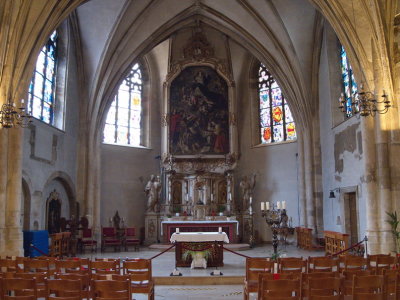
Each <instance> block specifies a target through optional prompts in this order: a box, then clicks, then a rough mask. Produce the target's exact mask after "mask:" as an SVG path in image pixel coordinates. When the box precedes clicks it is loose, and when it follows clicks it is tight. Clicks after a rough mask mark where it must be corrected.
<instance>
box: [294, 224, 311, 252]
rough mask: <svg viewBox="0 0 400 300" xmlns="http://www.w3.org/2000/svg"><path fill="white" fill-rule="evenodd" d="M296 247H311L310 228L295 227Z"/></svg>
mask: <svg viewBox="0 0 400 300" xmlns="http://www.w3.org/2000/svg"><path fill="white" fill-rule="evenodd" d="M296 235H297V247H298V248H302V249H311V248H313V245H312V229H311V228H306V227H296Z"/></svg>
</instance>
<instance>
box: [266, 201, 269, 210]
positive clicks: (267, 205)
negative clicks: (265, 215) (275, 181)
mask: <svg viewBox="0 0 400 300" xmlns="http://www.w3.org/2000/svg"><path fill="white" fill-rule="evenodd" d="M265 206H266V209H267V210H269V201H267V202H265Z"/></svg>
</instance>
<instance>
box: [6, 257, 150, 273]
mask: <svg viewBox="0 0 400 300" xmlns="http://www.w3.org/2000/svg"><path fill="white" fill-rule="evenodd" d="M142 261H146V264H147V267H146V268H148V269H149V272H150V273H151V261H150V260H145V259H128V258H127V259H109V258H95V259H94V260H93V261H92V260H90V259H88V258H66V259H55V258H53V257H40V258H28V257H17V258H15V259H11V258H6V259H0V272H19V273H21V272H43V273H46V274H49V275H52V274H54V273H82V274H84V273H89V274H105V273H107V274H120V275H122V274H128V273H130V269H129V268H130V267H132V266H134V265H135V264H137V262H142ZM136 267H137V266H136Z"/></svg>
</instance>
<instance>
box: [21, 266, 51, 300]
mask: <svg viewBox="0 0 400 300" xmlns="http://www.w3.org/2000/svg"><path fill="white" fill-rule="evenodd" d="M47 276H48V274H47V273H46V272H43V273H15V274H14V278H16V279H18V278H21V279H35V282H36V291H37V296H38V297H46V279H47Z"/></svg>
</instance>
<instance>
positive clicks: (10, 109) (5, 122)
mask: <svg viewBox="0 0 400 300" xmlns="http://www.w3.org/2000/svg"><path fill="white" fill-rule="evenodd" d="M31 118H32V116H30V115H29V114H27V113H26V112H25V107H24V100H23V99H22V100H21V106H20V107H18V108H17V107H16V105H15V103H14V102H12V101H11V100H9V101H8V102H7V103H5V104H3V105H2V107H1V111H0V124H1V126H2V127H3V128H12V127H14V126H16V125H18V126H21V127H28V126H29V124H30V123H32V120H31Z"/></svg>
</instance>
